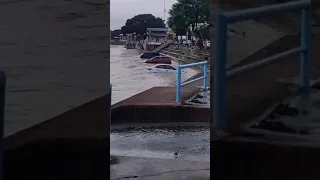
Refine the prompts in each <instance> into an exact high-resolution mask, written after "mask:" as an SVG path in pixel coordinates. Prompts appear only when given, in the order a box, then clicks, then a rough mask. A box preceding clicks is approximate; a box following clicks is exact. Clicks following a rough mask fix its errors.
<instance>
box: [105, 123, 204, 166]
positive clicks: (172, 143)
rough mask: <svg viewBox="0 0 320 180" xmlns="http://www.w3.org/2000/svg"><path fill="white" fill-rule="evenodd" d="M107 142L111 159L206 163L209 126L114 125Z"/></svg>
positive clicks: (193, 124)
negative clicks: (152, 159) (109, 140)
mask: <svg viewBox="0 0 320 180" xmlns="http://www.w3.org/2000/svg"><path fill="white" fill-rule="evenodd" d="M110 139H111V144H110V154H111V155H116V156H131V157H144V158H162V159H177V160H190V161H203V162H209V161H210V128H209V123H166V124H126V125H121V126H120V125H118V126H112V130H111V138H110Z"/></svg>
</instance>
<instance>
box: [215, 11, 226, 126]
mask: <svg viewBox="0 0 320 180" xmlns="http://www.w3.org/2000/svg"><path fill="white" fill-rule="evenodd" d="M215 38H216V44H215V46H216V47H215V48H216V51H215V53H216V58H215V63H214V86H213V87H214V92H213V101H214V103H213V122H212V124H213V125H214V128H216V129H217V130H225V128H226V124H227V123H226V110H225V109H226V103H225V100H226V97H225V96H226V93H225V91H226V58H227V19H226V17H225V16H224V15H222V14H220V13H218V14H217V16H216V36H215Z"/></svg>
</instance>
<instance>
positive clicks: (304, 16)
mask: <svg viewBox="0 0 320 180" xmlns="http://www.w3.org/2000/svg"><path fill="white" fill-rule="evenodd" d="M310 18H311V17H310V7H309V8H307V9H302V10H301V47H302V51H301V53H300V78H301V86H302V88H303V89H307V88H309V59H310V57H309V53H310V52H309V48H310V37H311V33H310V30H311V27H310V26H311V21H310Z"/></svg>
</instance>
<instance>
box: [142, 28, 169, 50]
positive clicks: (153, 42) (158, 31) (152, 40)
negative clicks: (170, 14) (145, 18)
mask: <svg viewBox="0 0 320 180" xmlns="http://www.w3.org/2000/svg"><path fill="white" fill-rule="evenodd" d="M146 34H147V38H146V40H145V43H144V49H145V50H147V51H152V50H153V49H155V48H156V47H158V46H160V45H161V44H162V43H164V42H165V41H166V40H167V39H168V29H167V28H148V29H147V32H146Z"/></svg>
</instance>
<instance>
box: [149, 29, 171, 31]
mask: <svg viewBox="0 0 320 180" xmlns="http://www.w3.org/2000/svg"><path fill="white" fill-rule="evenodd" d="M148 30H149V31H168V28H147V31H148Z"/></svg>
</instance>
